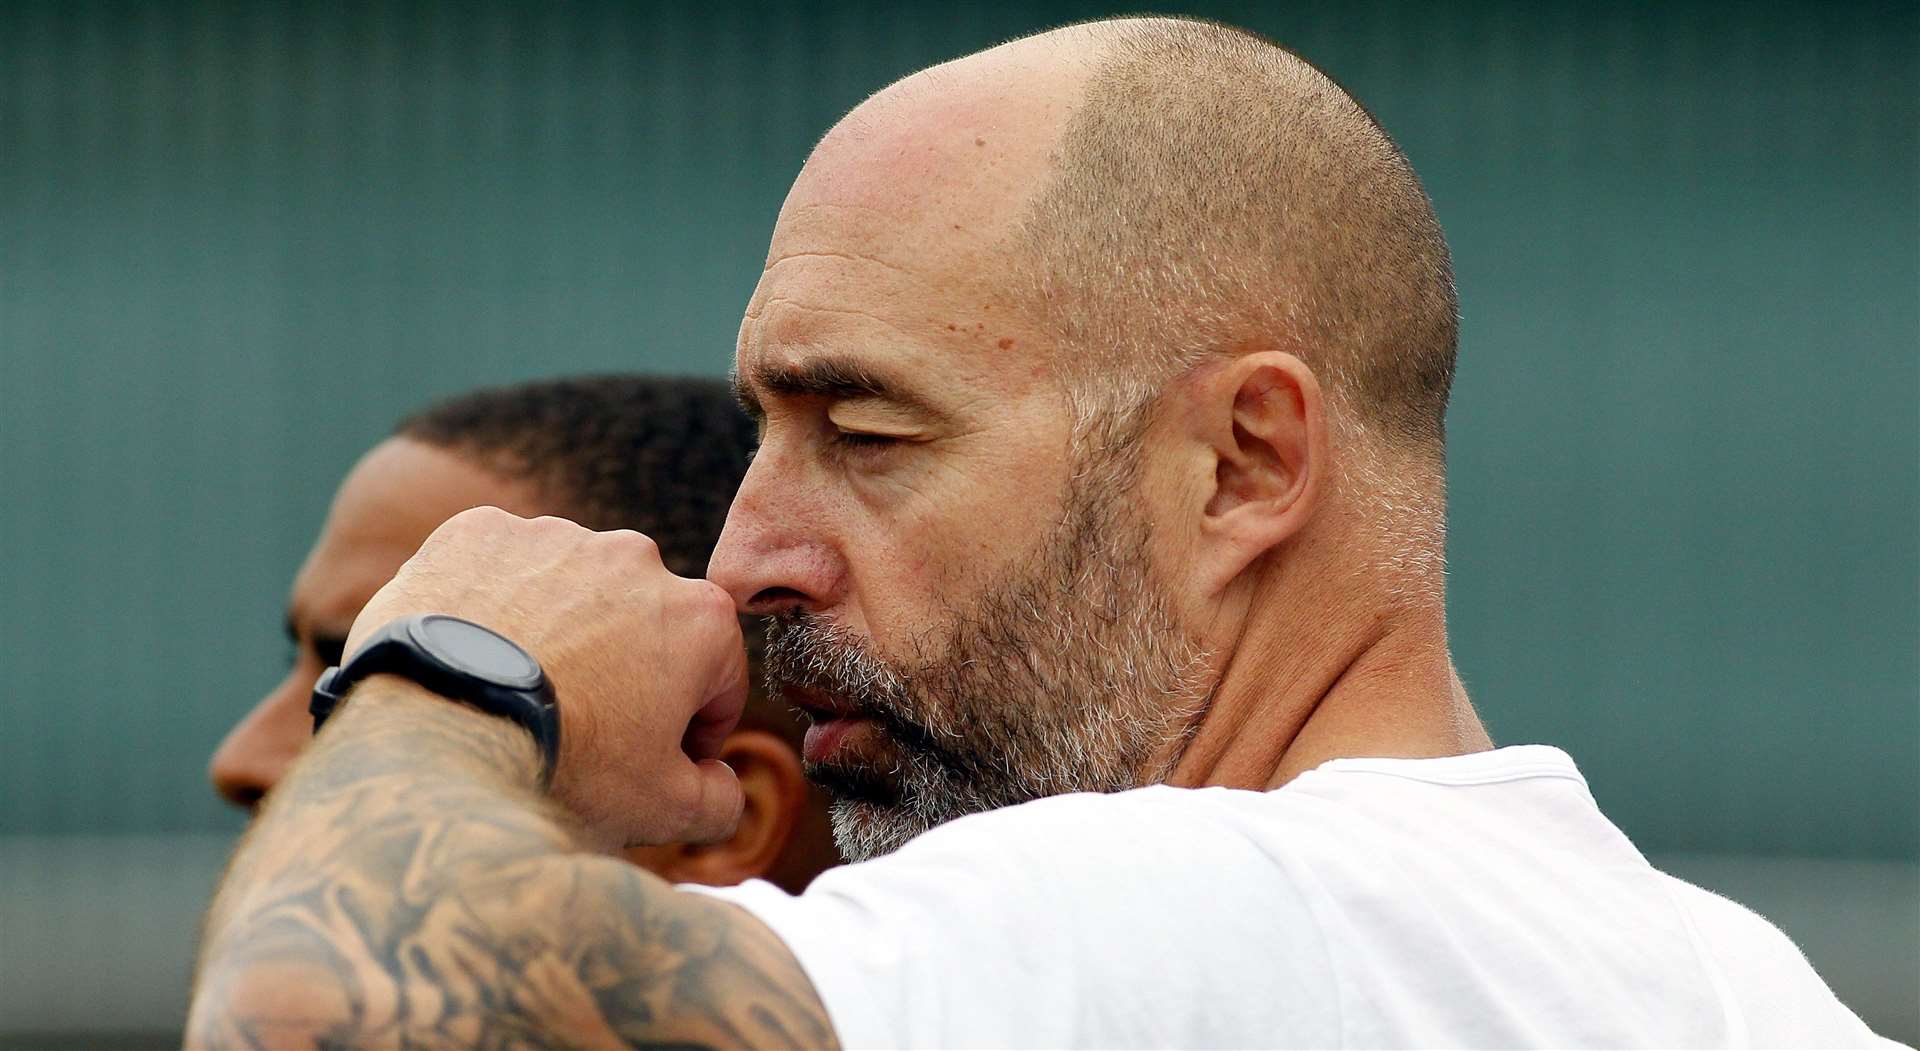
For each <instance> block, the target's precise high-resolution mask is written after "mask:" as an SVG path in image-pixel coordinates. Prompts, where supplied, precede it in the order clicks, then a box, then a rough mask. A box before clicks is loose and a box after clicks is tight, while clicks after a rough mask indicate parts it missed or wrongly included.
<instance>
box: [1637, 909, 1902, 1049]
mask: <svg viewBox="0 0 1920 1051" xmlns="http://www.w3.org/2000/svg"><path fill="white" fill-rule="evenodd" d="M1660 877H1661V878H1662V879H1663V880H1665V881H1666V884H1667V888H1668V892H1669V893H1670V894H1671V895H1672V897H1673V900H1674V902H1675V903H1676V904H1677V905H1678V906H1679V907H1680V908H1681V909H1682V910H1683V911H1684V912H1685V913H1686V917H1687V922H1688V923H1689V924H1690V925H1691V927H1692V929H1693V931H1694V933H1695V935H1696V936H1697V938H1698V940H1699V942H1700V945H1701V951H1702V953H1703V954H1704V955H1705V956H1706V957H1707V959H1706V960H1705V961H1704V962H1705V963H1706V965H1707V966H1709V967H1712V968H1714V969H1716V970H1717V972H1718V973H1719V974H1720V975H1721V976H1722V979H1723V981H1724V982H1725V987H1724V991H1723V993H1722V995H1724V996H1727V997H1729V998H1730V999H1731V1000H1732V1001H1733V1003H1734V1005H1735V1006H1736V1009H1737V1010H1738V1011H1739V1013H1740V1014H1741V1015H1742V1016H1743V1017H1744V1019H1745V1022H1746V1025H1747V1029H1748V1032H1749V1036H1750V1038H1751V1039H1752V1040H1753V1041H1754V1042H1755V1043H1756V1044H1761V1045H1766V1046H1779V1047H1816V1046H1827V1047H1841V1046H1871V1045H1874V1044H1876V1043H1878V1038H1876V1037H1875V1036H1874V1035H1873V1034H1872V1032H1871V1031H1870V1030H1869V1029H1868V1028H1867V1027H1866V1024H1865V1023H1863V1022H1861V1021H1860V1019H1859V1017H1858V1016H1857V1015H1855V1014H1854V1013H1853V1012H1852V1011H1851V1010H1849V1009H1848V1008H1847V1006H1846V1005H1845V1004H1843V1003H1841V1002H1840V1000H1839V998H1838V997H1836V996H1834V994H1833V992H1832V990H1831V989H1829V988H1828V986H1827V983H1826V981H1825V980H1824V979H1822V978H1821V977H1820V975H1819V974H1818V973H1817V972H1815V971H1814V969H1813V965H1812V964H1810V963H1808V962H1807V958H1806V956H1805V955H1804V954H1802V953H1801V951H1800V948H1799V946H1797V945H1795V944H1794V943H1793V939H1791V938H1789V937H1788V936H1787V935H1786V932H1784V931H1782V930H1780V928H1778V927H1776V926H1774V925H1773V923H1772V922H1771V921H1769V920H1768V919H1767V918H1766V917H1764V916H1762V915H1760V914H1759V913H1757V912H1754V911H1753V910H1752V909H1749V908H1747V907H1746V906H1745V905H1742V904H1740V903H1739V902H1736V901H1733V900H1732V899H1730V898H1724V897H1721V896H1720V895H1718V894H1715V893H1713V892H1712V891H1709V890H1705V889H1702V888H1700V887H1697V886H1694V885H1693V884H1691V883H1688V882H1686V881H1685V880H1682V879H1679V878H1678V877H1675V876H1671V875H1668V874H1666V873H1661V874H1660Z"/></svg>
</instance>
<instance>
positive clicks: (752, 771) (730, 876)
mask: <svg viewBox="0 0 1920 1051" xmlns="http://www.w3.org/2000/svg"><path fill="white" fill-rule="evenodd" d="M720 761H721V762H723V763H726V764H727V765H728V766H730V767H732V768H733V772H734V775H735V776H736V777H738V778H739V779H740V788H741V790H742V791H743V792H744V793H745V794H746V799H747V802H746V806H745V807H744V808H743V809H742V810H741V812H740V825H739V827H738V828H736V829H734V832H733V835H732V836H730V837H728V838H727V839H724V840H721V841H720V842H718V843H709V844H706V845H702V846H695V845H693V844H689V843H673V844H668V845H666V846H658V847H634V848H630V849H628V850H627V851H625V852H624V856H625V857H626V858H627V860H629V861H631V862H633V863H634V864H636V865H639V866H640V867H641V868H644V869H647V870H649V871H651V872H653V873H654V874H655V875H657V876H660V877H661V878H663V879H666V880H668V881H670V882H673V883H703V884H706V885H707V886H710V887H730V886H732V885H734V884H736V883H740V882H742V881H744V880H749V879H755V878H758V877H764V876H766V875H767V874H768V873H769V872H771V871H772V870H773V867H774V865H775V864H776V863H777V862H778V861H779V860H780V855H781V853H782V852H783V851H785V850H786V848H787V841H788V840H790V839H791V838H792V837H793V830H794V825H795V823H796V822H797V821H798V820H799V819H800V810H801V808H802V807H803V806H805V805H806V800H807V778H806V774H805V773H804V772H803V771H802V770H801V768H800V756H799V755H798V754H796V753H795V752H794V750H793V746H792V745H789V744H787V743H786V742H785V741H782V740H781V739H780V738H778V737H776V736H774V735H773V734H770V733H767V732H766V731H764V730H736V731H734V732H733V733H732V734H731V735H729V736H728V737H727V740H726V742H725V743H724V744H722V745H721V746H720Z"/></svg>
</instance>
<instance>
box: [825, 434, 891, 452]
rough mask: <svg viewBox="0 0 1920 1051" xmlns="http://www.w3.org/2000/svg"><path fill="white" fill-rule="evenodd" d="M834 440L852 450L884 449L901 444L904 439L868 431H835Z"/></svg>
mask: <svg viewBox="0 0 1920 1051" xmlns="http://www.w3.org/2000/svg"><path fill="white" fill-rule="evenodd" d="M833 440H834V442H835V443H836V444H838V445H843V446H846V447H848V448H851V449H884V448H886V447H887V446H889V445H897V444H899V443H900V441H901V440H902V439H900V438H898V437H896V436H894V435H891V434H871V433H868V432H866V431H835V432H834V437H833Z"/></svg>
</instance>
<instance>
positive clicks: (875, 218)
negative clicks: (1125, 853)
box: [712, 19, 1456, 858]
mask: <svg viewBox="0 0 1920 1051" xmlns="http://www.w3.org/2000/svg"><path fill="white" fill-rule="evenodd" d="M1455 340H1456V325H1455V300H1454V292H1453V283H1452V277H1451V272H1450V267H1449V262H1448V257H1447V251H1446V245H1445V242H1444V240H1443V239H1442V237H1441V235H1440V231H1439V227H1438V224H1437V222H1436V221H1435V219H1434V216H1433V212H1432V209H1431V207H1430V205H1429V203H1428V201H1427V199H1426V196H1425V194H1424V192H1423V191H1422V190H1421V187H1420V185H1419V182H1418V180H1417V179H1416V178H1415V176H1414V174H1413V171H1412V169H1411V167H1409V166H1408V164H1407V162H1406V159H1405V157H1404V156H1403V155H1402V154H1401V153H1400V151H1399V150H1398V149H1397V148H1396V147H1395V146H1394V144H1393V142H1392V141H1391V140H1390V139H1389V138H1388V137H1387V135H1386V134H1385V132H1383V131H1382V130H1381V129H1380V127H1379V126H1378V125H1377V124H1376V123H1375V122H1374V120H1373V119H1372V118H1371V117H1370V116H1369V115H1368V114H1367V113H1366V112H1365V110H1364V109H1362V108H1361V107H1360V106H1359V104H1358V103H1356V102H1355V101H1354V100H1353V99H1352V98H1350V97H1349V96H1348V95H1347V94H1346V93H1345V92H1344V91H1342V90H1341V89H1340V88H1339V87H1338V86H1337V85H1335V84H1334V83H1333V82H1332V81H1330V80H1329V79H1327V78H1326V77H1325V76H1324V75H1322V74H1321V73H1319V72H1318V71H1317V70H1315V69H1313V68H1312V67H1311V66H1309V65H1308V64H1306V63H1305V62H1304V61H1302V60H1300V59H1299V58H1297V57H1296V56H1294V55H1292V54H1290V53H1288V52H1286V51H1284V50H1282V49H1280V48H1278V47H1276V46H1274V45H1272V44H1270V43H1267V42H1265V41H1263V40H1260V39H1258V38H1255V37H1252V36H1250V35H1248V34H1244V33H1241V32H1239V31H1237V30H1232V29H1228V28H1224V27H1220V26H1214V25H1208V24H1204V23H1197V22H1188V21H1179V20H1167V19H1141V20H1121V21H1115V22H1106V23H1095V24H1090V25H1086V26H1078V27H1072V28H1069V29H1065V30H1059V31H1055V32H1053V33H1047V34H1042V35H1040V36H1037V37H1030V38H1027V39H1025V40H1020V41H1016V42H1014V43H1012V44H1008V45H1004V46H1002V47H999V48H995V49H992V50H990V51H986V52H983V53H980V54H977V55H973V56H969V57H967V58H964V59H960V60H958V61H955V62H951V63H948V64H946V65H943V66H938V67H935V68H933V69H929V70H926V71H923V72H921V73H918V74H915V75H914V76H912V77H909V78H907V79H906V80H904V81H901V82H900V83H898V84H895V85H893V86H892V87H889V88H888V89H886V90H884V91H882V92H880V93H879V94H878V95H876V96H874V97H873V98H871V99H869V100H868V101H867V102H866V103H864V104H862V105H861V106H860V107H858V108H857V109H856V110H854V112H853V113H851V114H850V115H849V116H848V117H847V118H846V119H845V120H843V121H842V122H841V123H840V124H839V125H837V126H836V127H835V128H834V129H833V130H832V131H830V132H829V133H828V135H827V136H826V138H825V139H824V140H823V141H822V142H821V143H820V145H819V146H818V148H817V149H816V150H815V152H814V154H813V157H812V158H811V159H810V160H809V161H808V163H807V166H806V167H805V168H804V169H803V170H802V172H801V174H800V176H799V178H798V180H797V181H796V182H795V184H794V187H793V190H792V192H791V193H790V195H789V196H788V199H787V202H786V205H785V207H784V208H783V209H782V212H781V216H780V220H779V223H778V225H777V226H776V228H775V231H774V236H773V242H772V246H771V249H770V251H769V255H768V261H767V268H766V271H765V273H764V274H763V276H762V279H761V282H760V286H759V288H758V289H757V290H756V292H755V294H754V297H753V300H752V302H751V303H750V304H749V306H748V309H747V316H746V319H745V321H744V323H743V324H742V327H741V334H740V345H739V354H738V377H737V385H738V387H739V389H740V392H741V394H742V396H743V399H744V400H745V401H746V402H747V403H748V405H749V407H750V409H753V410H754V411H755V412H756V413H757V414H758V415H760V416H761V417H762V418H763V420H764V431H763V437H762V444H761V451H760V453H759V455H758V458H757V459H756V461H755V464H754V466H753V468H752V469H751V470H750V471H749V473H748V476H747V480H746V482H745V483H744V485H743V488H742V490H741V493H740V496H739V498H738V499H737V500H736V502H735V505H734V509H733V512H732V517H731V519H730V521H729V524H728V531H727V534H726V536H725V537H724V538H723V540H722V543H721V547H720V549H719V550H718V551H717V552H716V554H715V561H714V566H713V573H712V575H713V577H714V579H715V580H716V581H718V582H720V583H721V584H723V585H724V586H726V587H727V588H728V589H729V590H730V591H732V592H733V593H734V594H735V596H736V598H737V599H738V600H739V601H741V603H742V604H743V606H744V607H745V608H748V609H751V610H755V611H759V612H763V613H770V614H775V615H776V617H775V624H774V626H773V629H772V634H771V641H770V644H769V654H768V666H769V675H770V678H771V680H772V682H773V684H774V686H775V688H776V689H777V690H779V691H780V692H782V693H783V694H785V695H788V696H789V697H790V698H791V699H792V700H794V701H795V702H796V703H798V704H801V705H802V706H804V707H806V708H807V709H809V710H810V711H811V712H812V713H814V718H815V721H816V724H817V725H816V727H815V729H814V730H813V731H812V732H811V733H810V734H809V740H808V747H807V758H808V760H809V765H810V769H811V770H812V772H814V773H815V774H816V775H817V776H818V777H819V778H820V779H821V780H823V781H824V782H825V783H827V784H828V785H829V786H830V787H832V788H834V789H835V791H836V796H837V799H836V807H835V826H836V834H837V836H838V837H839V838H840V841H841V845H842V848H843V850H844V851H846V852H847V853H848V854H849V855H850V856H852V857H855V858H858V857H862V856H866V855H869V854H872V853H877V852H880V851H884V850H887V849H890V848H892V847H894V846H897V845H898V844H899V843H901V842H903V841H904V840H905V839H906V838H909V837H911V836H912V835H913V834H915V833H917V832H918V831H921V830H922V829H924V828H925V827H927V826H928V825H931V824H934V823H937V822H939V821H942V820H945V819H947V818H950V817H953V816H957V815H959V814H963V813H968V812H972V811H975V810H979V809H985V808H988V807H992V806H999V805H1005V804H1008V803H1013V802H1019V801H1021V800H1023V799H1028V798H1033V797H1036V796H1040V795H1047V794H1054V793H1058V792H1065V791H1075V790H1114V789H1119V788H1125V787H1130V786H1133V785H1137V784H1142V783H1149V782H1153V781H1157V780H1161V779H1163V778H1165V777H1167V775H1168V774H1169V772H1170V771H1172V770H1173V768H1174V766H1175V765H1176V764H1177V763H1178V761H1179V760H1180V757H1181V754H1182V750H1183V746H1184V744H1185V742H1186V740H1187V738H1188V735H1189V734H1191V733H1192V732H1193V731H1194V728H1195V726H1196V725H1197V723H1198V720H1199V719H1200V718H1201V716H1202V715H1203V713H1205V712H1206V710H1207V708H1208V705H1209V703H1210V699H1211V698H1212V696H1213V695H1214V693H1215V692H1216V690H1217V689H1218V688H1219V687H1220V685H1221V683H1222V681H1223V679H1224V677H1225V676H1226V675H1227V674H1228V672H1229V671H1230V670H1231V669H1233V668H1235V667H1238V668H1241V669H1243V670H1244V669H1245V668H1247V667H1249V666H1252V665H1255V664H1258V663H1260V662H1262V661H1264V660H1266V659H1267V657H1266V655H1267V653H1269V652H1270V651H1272V650H1274V649H1276V648H1285V647H1289V646H1302V647H1304V646H1317V645H1328V644H1329V643H1328V642H1327V640H1326V639H1325V638H1324V637H1323V636H1325V635H1327V634H1329V633H1330V632H1342V633H1344V632H1349V631H1361V630H1364V629H1363V628H1361V627H1358V625H1363V624H1366V623H1369V622H1371V623H1374V624H1378V623H1380V622H1382V621H1384V620H1386V619H1388V618H1391V617H1396V616H1402V615H1411V614H1412V613H1413V612H1418V613H1420V614H1421V615H1427V616H1437V615H1438V609H1439V604H1440V587H1441V584H1440V558H1441V551H1442V545H1443V537H1442V515H1443V510H1442V509H1443V463H1444V454H1443V431H1444V429H1443V418H1444V412H1445V406H1446V398H1447V388H1448V385H1449V383H1450V380H1451V376H1452V370H1453V357H1454V349H1455Z"/></svg>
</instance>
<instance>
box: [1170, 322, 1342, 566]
mask: <svg viewBox="0 0 1920 1051" xmlns="http://www.w3.org/2000/svg"><path fill="white" fill-rule="evenodd" d="M1198 393H1199V396H1200V404H1199V405H1198V406H1197V410H1198V411H1197V413H1196V415H1195V416H1194V417H1193V418H1194V420H1195V423H1196V424H1197V427H1198V431H1199V437H1200V438H1201V440H1202V441H1203V442H1205V443H1206V445H1207V446H1208V447H1209V449H1210V451H1211V453H1212V460H1213V464H1214V471H1213V478H1212V480H1211V485H1210V486H1209V487H1208V489H1207V501H1206V507H1205V510H1204V513H1203V515H1202V521H1201V532H1202V535H1203V538H1204V547H1205V552H1204V553H1203V555H1202V563H1203V564H1202V566H1201V567H1200V568H1201V569H1202V570H1203V572H1204V573H1205V574H1206V577H1207V580H1208V582H1209V583H1210V584H1212V585H1213V586H1214V587H1215V588H1223V587H1225V586H1226V585H1228V584H1229V583H1231V582H1232V581H1233V580H1234V579H1235V578H1236V577H1238V576H1239V575H1240V574H1241V573H1242V572H1243V571H1244V570H1245V569H1246V568H1247V566H1248V565H1250V564H1252V563H1253V562H1254V560H1256V559H1258V558H1259V557H1260V556H1262V555H1264V554H1266V553H1267V552H1268V551H1270V550H1272V549H1273V548H1274V547H1276V546H1278V545H1279V544H1281V543H1283V542H1284V541H1286V540H1287V539H1288V538H1290V537H1292V536H1294V535H1296V534H1298V533H1299V532H1300V530H1301V529H1302V528H1303V527H1304V526H1305V525H1306V523H1307V522H1308V520H1309V519H1311V518H1312V517H1313V513H1314V511H1315V509H1316V508H1317V507H1318V505H1319V502H1320V495H1321V490H1322V488H1323V485H1324V477H1325V475H1326V473H1327V468H1328V462H1327V457H1328V444H1327V421H1326V412H1325V405H1324V402H1323V400H1322V398H1321V393H1320V381H1319V379H1318V378H1316V377H1315V376H1314V374H1313V370H1312V369H1310V368H1308V367H1307V365H1306V363H1305V362H1303V361H1301V360H1300V359H1299V358H1296V357H1294V356H1293V355H1292V354H1287V353H1284V352H1281V351H1256V352H1253V353H1247V354H1242V355H1240V356H1239V357H1236V358H1233V359H1232V360H1231V361H1230V362H1229V363H1228V364H1227V365H1226V367H1224V368H1222V369H1220V370H1218V371H1217V372H1214V373H1212V374H1210V375H1208V376H1206V377H1205V378H1204V379H1203V380H1202V381H1201V388H1200V390H1199V392H1198Z"/></svg>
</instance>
